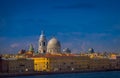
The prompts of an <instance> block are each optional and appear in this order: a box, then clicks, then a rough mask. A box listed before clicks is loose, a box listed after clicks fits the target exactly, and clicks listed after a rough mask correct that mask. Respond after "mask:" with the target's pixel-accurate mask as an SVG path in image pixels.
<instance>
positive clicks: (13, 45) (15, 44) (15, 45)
mask: <svg viewBox="0 0 120 78" xmlns="http://www.w3.org/2000/svg"><path fill="white" fill-rule="evenodd" d="M19 46H20V44H18V43H13V44H11V45H10V47H11V48H17V47H19Z"/></svg>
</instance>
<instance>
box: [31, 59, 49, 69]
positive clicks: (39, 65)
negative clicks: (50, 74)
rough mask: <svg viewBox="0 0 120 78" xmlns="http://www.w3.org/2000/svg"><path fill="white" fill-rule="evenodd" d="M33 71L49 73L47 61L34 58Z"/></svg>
mask: <svg viewBox="0 0 120 78" xmlns="http://www.w3.org/2000/svg"><path fill="white" fill-rule="evenodd" d="M32 59H33V60H34V71H49V65H48V64H49V60H48V59H47V58H45V57H34V58H32Z"/></svg>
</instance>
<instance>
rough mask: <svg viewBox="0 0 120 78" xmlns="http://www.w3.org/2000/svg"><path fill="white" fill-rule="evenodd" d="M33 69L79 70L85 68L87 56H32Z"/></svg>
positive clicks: (87, 60) (87, 61)
mask: <svg viewBox="0 0 120 78" xmlns="http://www.w3.org/2000/svg"><path fill="white" fill-rule="evenodd" d="M32 59H34V70H35V71H79V70H80V69H81V70H83V69H87V67H88V63H89V59H90V58H89V57H87V56H59V55H58V56H54V55H53V56H44V57H34V58H32Z"/></svg>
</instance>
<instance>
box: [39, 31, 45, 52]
mask: <svg viewBox="0 0 120 78" xmlns="http://www.w3.org/2000/svg"><path fill="white" fill-rule="evenodd" d="M46 52H47V40H46V37H45V35H44V33H43V31H42V32H41V35H40V38H39V44H38V53H46Z"/></svg>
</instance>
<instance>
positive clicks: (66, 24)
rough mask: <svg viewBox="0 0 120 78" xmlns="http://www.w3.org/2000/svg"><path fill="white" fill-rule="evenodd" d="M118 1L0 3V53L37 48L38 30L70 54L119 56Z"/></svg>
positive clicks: (6, 0) (16, 0)
mask: <svg viewBox="0 0 120 78" xmlns="http://www.w3.org/2000/svg"><path fill="white" fill-rule="evenodd" d="M119 4H120V1H119V0H0V53H17V52H18V51H19V50H20V49H26V50H27V49H28V46H29V44H31V43H32V44H33V45H34V47H35V50H37V47H38V39H39V35H40V33H41V30H44V31H45V35H46V37H47V40H49V39H50V38H51V37H52V36H55V37H56V38H57V39H58V40H59V41H60V42H61V45H62V48H65V47H68V48H70V49H71V50H72V52H74V53H78V52H81V51H83V52H84V51H87V50H88V48H91V47H92V48H94V49H95V51H98V52H104V51H108V52H120V5H119Z"/></svg>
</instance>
